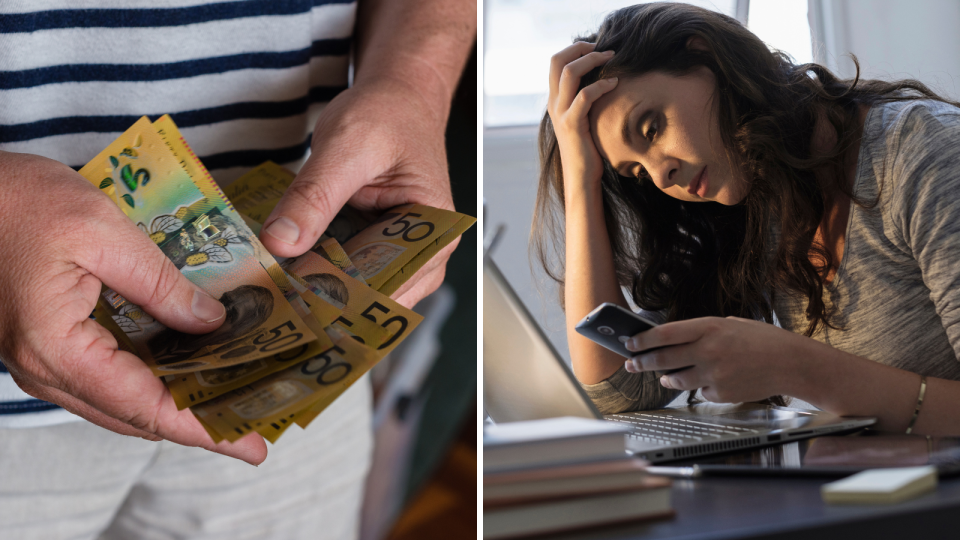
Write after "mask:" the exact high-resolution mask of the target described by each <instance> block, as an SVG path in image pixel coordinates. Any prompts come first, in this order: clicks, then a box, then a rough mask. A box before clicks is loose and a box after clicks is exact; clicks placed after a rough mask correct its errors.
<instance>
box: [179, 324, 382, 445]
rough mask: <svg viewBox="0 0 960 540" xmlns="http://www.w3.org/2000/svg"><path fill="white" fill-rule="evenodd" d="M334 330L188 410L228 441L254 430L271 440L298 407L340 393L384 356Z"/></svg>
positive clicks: (283, 428)
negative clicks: (303, 351)
mask: <svg viewBox="0 0 960 540" xmlns="http://www.w3.org/2000/svg"><path fill="white" fill-rule="evenodd" d="M332 332H334V333H333V334H332V335H331V338H333V340H334V343H335V345H334V347H333V348H331V349H329V350H327V351H324V352H322V353H321V354H318V355H316V356H315V357H313V358H311V359H310V360H307V361H305V362H301V363H299V364H296V365H294V366H291V367H289V368H287V369H284V370H282V371H279V372H277V373H274V374H273V375H269V376H267V377H264V378H263V379H260V380H258V381H256V382H254V383H252V384H250V385H248V386H245V387H242V388H238V389H236V390H234V391H232V392H230V393H228V394H226V395H224V396H221V397H219V398H216V399H213V400H211V401H208V402H206V403H202V404H200V405H198V406H196V407H191V409H190V410H191V411H193V413H194V414H195V415H196V416H197V417H198V418H199V419H200V420H201V421H203V422H204V423H206V424H207V425H208V426H210V427H211V428H213V429H214V430H216V431H217V432H218V433H219V434H220V435H221V436H223V437H224V438H225V439H227V440H228V441H230V442H234V441H236V440H237V439H239V438H240V437H243V436H244V435H246V434H248V433H250V432H253V431H257V432H259V433H260V434H261V435H264V437H266V438H267V439H268V440H271V441H275V440H276V437H278V436H279V435H280V434H281V433H283V431H284V430H285V429H286V428H287V427H289V426H290V425H291V424H292V422H291V420H290V419H291V418H292V417H293V416H294V415H295V414H296V413H297V411H301V410H303V409H305V408H307V407H309V406H310V405H312V404H314V403H316V402H317V401H319V400H320V399H322V398H324V397H329V396H339V395H341V394H342V393H343V392H344V391H345V390H346V389H347V388H349V387H350V385H352V384H353V383H354V382H355V381H356V380H357V379H358V378H360V376H361V375H363V374H364V373H366V372H367V371H369V370H370V368H371V367H373V365H374V364H376V363H377V361H378V360H379V359H380V358H381V357H382V355H380V354H378V353H377V352H376V351H374V350H373V349H370V348H369V347H366V346H364V345H362V344H360V343H358V342H356V341H354V340H353V339H352V338H351V337H349V336H347V335H346V334H343V333H337V331H336V330H333V331H332Z"/></svg>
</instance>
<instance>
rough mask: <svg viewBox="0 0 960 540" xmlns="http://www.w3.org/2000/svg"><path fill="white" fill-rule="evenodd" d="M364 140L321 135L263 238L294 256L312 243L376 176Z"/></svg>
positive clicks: (282, 254) (275, 251) (280, 253)
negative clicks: (346, 141)
mask: <svg viewBox="0 0 960 540" xmlns="http://www.w3.org/2000/svg"><path fill="white" fill-rule="evenodd" d="M362 146H363V145H362V144H352V145H351V144H344V143H343V142H342V140H337V141H320V142H317V143H315V144H314V145H313V147H314V148H315V151H314V153H313V154H311V155H310V157H309V158H308V159H307V162H306V163H304V165H303V168H302V169H300V173H299V174H297V177H296V178H295V179H294V180H293V183H291V184H290V187H288V188H287V191H286V193H284V195H283V198H282V199H280V202H279V203H277V206H276V207H275V208H274V209H273V212H271V213H270V216H269V217H268V218H267V219H266V220H265V221H264V227H263V232H262V233H261V234H260V241H261V242H262V243H263V245H264V246H266V248H267V249H268V250H269V251H270V253H273V254H274V255H277V256H280V257H295V256H297V255H300V254H302V253H303V252H305V251H307V250H308V249H310V248H311V247H313V245H314V243H316V241H317V239H318V238H320V235H321V234H322V233H323V231H325V230H326V229H327V226H328V225H330V222H331V221H332V220H333V218H334V217H336V215H337V212H339V211H340V209H341V208H343V206H344V205H345V204H347V201H348V200H350V198H351V197H352V196H353V194H354V193H356V191H357V190H358V189H360V188H361V187H363V185H364V184H365V183H366V181H367V179H373V178H376V177H377V174H378V173H377V172H375V171H374V167H373V164H372V163H371V160H370V159H369V158H367V159H363V158H362V149H361V148H362Z"/></svg>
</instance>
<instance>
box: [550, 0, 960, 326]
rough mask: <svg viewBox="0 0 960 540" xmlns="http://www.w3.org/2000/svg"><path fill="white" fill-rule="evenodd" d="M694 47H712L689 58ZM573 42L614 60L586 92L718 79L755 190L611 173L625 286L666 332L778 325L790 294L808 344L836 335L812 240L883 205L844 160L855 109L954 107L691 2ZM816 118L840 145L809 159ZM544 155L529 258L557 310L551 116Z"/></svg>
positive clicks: (623, 15)
mask: <svg viewBox="0 0 960 540" xmlns="http://www.w3.org/2000/svg"><path fill="white" fill-rule="evenodd" d="M694 39H696V41H697V43H699V44H701V45H703V46H697V47H695V48H691V47H690V46H689V44H690V42H691V40H694ZM578 40H580V41H588V42H593V43H596V49H595V50H596V51H605V50H614V51H616V55H615V56H614V57H613V58H612V59H611V60H610V61H609V62H608V63H607V64H606V65H604V66H602V67H601V68H597V69H594V70H593V71H591V72H590V73H588V74H587V75H586V76H584V77H583V79H582V80H581V82H580V87H581V88H583V87H585V86H587V85H589V84H592V83H594V82H596V81H597V80H599V79H600V78H607V77H619V78H620V79H621V80H622V79H624V78H629V77H636V76H639V75H643V74H645V73H649V72H653V71H658V72H663V73H666V74H670V75H675V76H681V75H685V74H689V73H691V72H693V71H694V70H696V69H698V68H700V67H701V66H703V67H706V68H707V69H709V70H710V71H711V72H712V73H713V76H714V78H715V80H716V94H715V96H714V110H715V112H716V114H717V117H718V121H719V129H720V134H721V137H722V140H723V143H724V146H725V148H726V149H727V156H726V158H727V159H729V160H730V161H731V163H732V164H733V165H734V170H739V171H741V172H742V175H743V178H744V179H745V181H746V182H747V183H748V185H749V191H748V193H747V195H746V197H745V198H744V200H743V201H742V202H741V203H740V204H737V205H734V206H723V205H721V204H719V203H713V202H707V203H704V202H684V201H680V200H677V199H674V198H672V197H670V196H668V195H666V194H664V193H663V192H661V191H660V190H659V189H658V188H657V187H656V186H655V185H654V183H653V182H651V181H645V180H643V179H641V180H639V181H638V180H637V179H636V178H629V177H623V176H620V175H619V174H617V172H616V171H615V170H614V169H613V168H612V167H611V166H610V165H609V164H608V163H605V164H604V173H603V178H602V180H601V183H602V194H603V211H604V219H605V221H606V227H607V231H608V234H609V238H610V245H611V248H612V250H613V259H614V265H615V268H616V273H617V279H618V281H619V283H620V285H621V286H623V287H625V288H627V289H628V290H629V291H630V293H631V294H632V296H633V300H634V302H635V303H636V304H637V305H639V306H640V307H642V308H644V309H647V310H653V311H660V312H664V313H665V314H666V318H667V320H668V321H673V320H681V319H690V318H694V317H704V316H731V315H733V316H738V317H744V318H750V319H757V320H764V321H767V322H771V321H772V305H773V302H774V299H775V297H776V295H777V294H782V293H785V292H786V293H791V294H797V295H800V297H806V299H807V301H808V303H807V310H806V318H807V327H806V330H805V334H806V335H807V336H812V335H813V334H814V333H816V331H817V329H818V328H820V327H821V326H822V325H827V326H830V327H831V328H837V326H835V325H834V324H833V322H832V321H831V316H832V315H833V313H832V311H831V310H830V309H828V307H827V306H826V305H825V303H824V300H823V290H824V281H825V276H826V273H827V271H828V269H829V268H831V267H832V266H833V265H834V260H833V257H832V256H831V255H830V253H829V251H828V250H826V249H825V248H824V246H822V245H819V242H815V241H814V238H815V234H816V231H817V228H818V226H819V225H820V223H821V221H822V220H823V216H824V211H825V203H826V202H828V201H829V200H830V198H831V197H832V196H834V195H835V194H836V193H844V194H846V195H847V196H849V197H851V199H852V200H853V201H854V202H855V204H858V205H860V206H861V207H869V206H872V205H875V204H876V202H877V201H876V200H874V201H861V200H857V199H856V198H855V197H854V196H853V193H852V185H851V183H852V180H853V179H851V178H845V177H844V172H843V171H844V167H843V164H844V158H845V156H846V155H848V151H849V150H851V148H852V147H853V146H854V145H855V144H856V142H857V141H858V140H859V134H858V132H859V106H860V105H872V104H875V103H882V102H891V101H905V100H913V99H921V98H922V99H933V100H937V101H943V102H947V103H951V104H953V105H958V104H957V103H954V102H951V101H948V100H945V99H943V98H941V97H940V96H938V95H937V94H935V93H934V92H932V91H931V90H930V89H928V88H927V87H926V86H924V85H923V84H922V83H920V82H919V81H915V80H902V81H895V82H885V81H875V80H859V65H857V77H856V78H854V79H852V80H840V79H838V78H837V77H836V76H834V75H833V74H832V73H830V71H828V70H827V69H826V68H824V67H823V66H820V65H818V64H801V65H796V64H794V63H792V61H791V60H790V58H789V57H788V56H787V55H785V54H783V53H781V52H777V51H773V52H771V51H770V50H769V49H768V48H767V46H766V45H765V44H764V43H763V42H762V41H760V40H759V39H758V38H757V37H756V36H755V35H753V34H752V33H751V32H750V31H748V30H747V29H746V28H744V27H743V26H742V25H741V24H740V23H739V22H737V21H736V20H735V19H733V18H731V17H728V16H726V15H722V14H719V13H715V12H712V11H708V10H705V9H701V8H697V7H694V6H690V5H686V4H669V3H651V4H642V5H637V6H632V7H627V8H624V9H621V10H618V11H615V12H613V13H611V14H609V15H608V16H607V17H606V19H605V20H604V21H603V23H602V24H601V25H600V29H599V30H598V31H597V32H596V33H595V34H592V35H587V36H582V37H580V38H578ZM854 62H856V59H855V58H854ZM821 115H822V117H824V118H826V120H827V121H828V122H829V125H830V126H831V127H832V129H833V131H834V134H835V136H836V138H835V145H834V146H833V148H832V149H831V150H830V151H829V152H827V153H826V154H822V153H821V154H817V155H813V153H812V151H811V144H812V139H813V135H814V125H815V121H816V119H817V118H818V117H821ZM539 149H540V166H541V168H540V184H539V189H538V194H537V208H536V212H535V214H534V223H533V230H532V235H531V236H532V243H531V249H532V254H533V255H534V256H535V257H536V258H538V259H539V261H540V263H541V264H542V265H543V267H544V268H545V270H546V273H547V275H548V276H550V277H551V278H552V279H553V280H555V281H556V282H558V284H559V285H560V301H561V303H562V302H563V295H564V292H563V286H564V278H563V272H564V270H563V253H564V246H563V233H562V229H563V210H564V191H563V169H562V166H561V163H560V152H559V151H558V148H557V138H556V136H555V134H554V130H553V124H552V123H551V121H550V117H549V115H544V117H543V120H542V122H541V123H540V135H539ZM815 169H819V170H826V171H829V174H828V175H827V176H829V178H828V179H827V181H826V182H823V181H818V180H817V178H815V176H814V170H815ZM771 231H778V233H779V234H774V235H771ZM558 255H559V257H558ZM811 255H813V257H812V258H813V259H814V260H815V261H818V262H811Z"/></svg>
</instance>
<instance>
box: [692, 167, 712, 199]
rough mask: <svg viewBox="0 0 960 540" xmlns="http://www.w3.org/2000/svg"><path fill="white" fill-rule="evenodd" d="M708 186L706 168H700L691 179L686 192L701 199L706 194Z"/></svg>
mask: <svg viewBox="0 0 960 540" xmlns="http://www.w3.org/2000/svg"><path fill="white" fill-rule="evenodd" d="M709 187H710V184H709V183H708V182H707V168H706V167H704V168H703V169H700V174H698V175H697V176H695V177H694V178H693V181H692V182H690V185H689V186H687V192H688V193H690V194H691V195H696V196H698V197H700V198H701V199H703V198H705V197H706V196H707V190H708V189H709Z"/></svg>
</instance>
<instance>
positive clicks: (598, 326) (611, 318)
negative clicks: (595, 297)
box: [576, 302, 657, 358]
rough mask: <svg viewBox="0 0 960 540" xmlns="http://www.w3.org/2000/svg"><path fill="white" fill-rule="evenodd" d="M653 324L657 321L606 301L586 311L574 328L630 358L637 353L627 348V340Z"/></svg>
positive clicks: (579, 332)
mask: <svg viewBox="0 0 960 540" xmlns="http://www.w3.org/2000/svg"><path fill="white" fill-rule="evenodd" d="M654 326H657V323H655V322H653V321H651V320H649V319H646V318H644V317H641V316H640V315H637V314H636V313H634V312H632V311H630V310H629V309H626V308H624V307H622V306H618V305H616V304H611V303H609V302H608V303H604V304H600V306H599V307H598V308H597V309H595V310H593V311H591V312H590V313H588V314H587V316H586V317H584V318H583V319H582V320H581V321H580V322H578V323H577V326H576V330H577V333H578V334H580V335H581V336H584V337H586V338H587V339H590V340H592V341H593V342H595V343H597V344H599V345H603V346H604V347H606V348H608V349H610V350H611V351H613V352H615V353H617V354H619V355H621V356H625V357H627V358H630V357H632V356H636V355H637V353H636V352H634V351H628V350H627V345H626V344H627V340H629V339H630V338H632V337H633V336H635V335H637V334H639V333H640V332H644V331H646V330H649V329H651V328H653V327H654Z"/></svg>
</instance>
